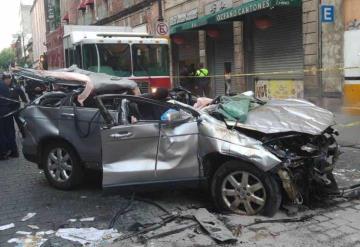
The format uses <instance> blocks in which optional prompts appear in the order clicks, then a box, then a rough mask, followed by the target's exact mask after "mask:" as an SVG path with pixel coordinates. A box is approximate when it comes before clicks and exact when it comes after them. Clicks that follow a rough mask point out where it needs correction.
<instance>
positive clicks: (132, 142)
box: [101, 103, 160, 187]
mask: <svg viewBox="0 0 360 247" xmlns="http://www.w3.org/2000/svg"><path fill="white" fill-rule="evenodd" d="M144 104H146V103H144ZM119 115H122V116H123V117H125V118H126V120H125V119H122V121H121V123H120V121H118V122H119V123H118V124H115V125H114V126H112V127H110V128H104V129H102V130H101V142H102V164H103V187H114V186H123V185H131V184H139V183H149V182H154V181H155V180H156V177H155V172H154V171H155V164H156V156H157V149H158V144H159V136H160V119H156V118H153V119H151V117H147V118H146V119H142V118H141V117H139V116H136V117H137V119H136V121H135V120H134V119H135V117H134V115H131V113H126V114H119ZM129 119H130V120H133V121H132V122H131V121H128V120H129Z"/></svg>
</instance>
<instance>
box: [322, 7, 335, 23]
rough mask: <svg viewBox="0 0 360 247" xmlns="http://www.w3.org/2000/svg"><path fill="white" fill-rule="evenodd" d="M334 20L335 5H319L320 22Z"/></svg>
mask: <svg viewBox="0 0 360 247" xmlns="http://www.w3.org/2000/svg"><path fill="white" fill-rule="evenodd" d="M334 20H335V7H334V5H322V6H321V22H334Z"/></svg>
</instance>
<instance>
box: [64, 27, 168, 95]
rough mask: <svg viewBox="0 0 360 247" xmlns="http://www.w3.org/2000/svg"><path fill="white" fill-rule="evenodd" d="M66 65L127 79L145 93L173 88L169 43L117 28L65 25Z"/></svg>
mask: <svg viewBox="0 0 360 247" xmlns="http://www.w3.org/2000/svg"><path fill="white" fill-rule="evenodd" d="M63 47H64V60H65V61H64V64H65V66H66V67H69V66H71V65H74V64H76V65H77V66H78V67H79V68H82V69H85V70H89V71H93V72H99V73H106V74H109V75H113V76H117V77H126V78H129V79H132V80H134V81H136V82H137V83H138V84H139V87H140V89H141V91H142V92H150V91H153V90H156V88H159V87H163V88H170V87H171V81H170V70H169V67H170V62H169V41H168V39H165V38H156V37H152V36H151V35H149V34H148V33H147V32H146V30H142V29H133V28H131V27H118V26H79V25H66V26H64V37H63Z"/></svg>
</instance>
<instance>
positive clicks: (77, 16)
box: [44, 0, 162, 69]
mask: <svg viewBox="0 0 360 247" xmlns="http://www.w3.org/2000/svg"><path fill="white" fill-rule="evenodd" d="M44 2H45V4H44V8H45V11H44V13H45V18H46V23H47V26H46V30H47V31H46V40H47V42H46V46H47V62H48V64H49V68H50V69H55V68H60V67H64V49H63V43H62V36H63V32H64V29H63V25H66V24H70V25H116V26H131V27H133V28H139V30H146V31H147V32H148V33H150V34H153V33H154V32H155V25H156V22H157V20H158V19H159V11H160V13H162V11H161V1H158V0H145V1H144V0H143V1H139V0H124V1H119V0H45V1H44ZM159 3H160V4H159Z"/></svg>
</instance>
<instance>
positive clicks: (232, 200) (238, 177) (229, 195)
mask: <svg viewBox="0 0 360 247" xmlns="http://www.w3.org/2000/svg"><path fill="white" fill-rule="evenodd" d="M221 194H222V199H223V201H224V202H225V204H226V206H227V207H228V208H229V209H230V210H231V211H234V212H236V213H239V214H246V215H254V214H257V213H259V212H260V211H261V210H262V209H263V208H264V206H265V203H266V190H265V187H264V185H263V183H262V182H261V181H260V180H259V179H258V178H257V177H256V176H254V175H252V174H251V173H248V172H246V171H236V172H233V173H230V174H229V175H228V176H227V177H226V178H225V179H224V181H223V183H222V186H221Z"/></svg>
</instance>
